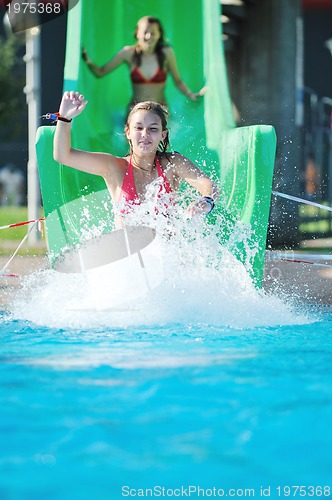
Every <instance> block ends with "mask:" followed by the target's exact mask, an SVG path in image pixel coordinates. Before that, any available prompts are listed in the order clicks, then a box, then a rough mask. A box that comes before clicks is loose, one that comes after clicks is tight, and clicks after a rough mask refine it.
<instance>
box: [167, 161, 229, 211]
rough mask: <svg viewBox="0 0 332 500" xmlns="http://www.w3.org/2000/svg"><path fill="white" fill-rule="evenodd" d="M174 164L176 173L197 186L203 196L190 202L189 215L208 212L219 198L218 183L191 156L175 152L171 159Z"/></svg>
mask: <svg viewBox="0 0 332 500" xmlns="http://www.w3.org/2000/svg"><path fill="white" fill-rule="evenodd" d="M171 162H172V164H173V165H174V174H175V175H176V176H177V177H179V178H181V179H184V180H185V181H186V182H187V183H188V184H190V186H192V187H193V188H195V189H196V190H197V191H198V192H199V193H200V194H201V196H202V197H201V198H199V199H198V200H196V201H194V202H192V203H190V204H189V206H188V208H187V211H188V213H189V215H191V216H192V215H196V214H198V213H205V214H208V213H210V212H211V210H212V209H213V207H214V205H215V203H217V201H218V200H219V197H220V192H219V188H218V186H217V184H216V183H215V182H214V181H213V180H212V179H211V178H210V177H208V176H207V175H206V174H205V173H204V172H203V171H202V170H200V169H199V168H198V167H197V166H196V165H195V164H194V163H193V162H192V161H191V160H189V158H186V157H185V156H182V155H180V154H179V153H174V155H173V156H172V160H171Z"/></svg>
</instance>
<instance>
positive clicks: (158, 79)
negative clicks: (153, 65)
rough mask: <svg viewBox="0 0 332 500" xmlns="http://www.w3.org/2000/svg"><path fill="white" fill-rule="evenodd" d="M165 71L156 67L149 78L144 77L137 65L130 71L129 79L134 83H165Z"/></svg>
mask: <svg viewBox="0 0 332 500" xmlns="http://www.w3.org/2000/svg"><path fill="white" fill-rule="evenodd" d="M166 77H167V73H166V71H164V70H163V69H161V68H160V67H159V68H158V69H157V71H156V72H155V74H154V75H153V76H152V77H151V78H146V77H145V76H144V75H143V74H142V72H141V71H140V69H139V67H138V66H134V67H133V69H132V70H131V72H130V78H131V81H132V82H133V83H134V84H141V85H146V84H150V83H165V82H166Z"/></svg>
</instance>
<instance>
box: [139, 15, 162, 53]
mask: <svg viewBox="0 0 332 500" xmlns="http://www.w3.org/2000/svg"><path fill="white" fill-rule="evenodd" d="M136 38H137V40H138V42H139V44H140V46H141V48H142V50H152V51H153V50H154V49H155V47H156V45H157V43H158V40H159V39H160V30H159V26H158V24H157V23H149V22H148V21H141V22H140V23H139V25H138V28H137V32H136Z"/></svg>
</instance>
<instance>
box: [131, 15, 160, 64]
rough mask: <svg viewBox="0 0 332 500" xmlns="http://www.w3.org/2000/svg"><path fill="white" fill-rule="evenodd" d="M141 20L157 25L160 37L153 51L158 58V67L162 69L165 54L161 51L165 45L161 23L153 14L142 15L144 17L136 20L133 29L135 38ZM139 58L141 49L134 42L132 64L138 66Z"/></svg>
mask: <svg viewBox="0 0 332 500" xmlns="http://www.w3.org/2000/svg"><path fill="white" fill-rule="evenodd" d="M143 21H146V22H147V23H148V24H157V25H158V28H159V32H160V38H159V40H158V43H157V45H156V48H155V53H156V56H157V59H158V64H159V67H160V68H161V69H163V67H164V60H165V55H164V52H163V47H165V46H166V45H167V44H166V43H165V40H164V28H163V25H162V24H161V21H160V19H158V18H157V17H153V16H144V17H141V19H139V20H138V21H137V25H136V29H135V38H136V39H137V31H138V28H139V25H140V24H141V23H142V22H143ZM141 59H142V49H141V48H140V46H139V45H138V44H136V47H135V52H134V56H133V62H134V64H135V65H136V66H140V64H141Z"/></svg>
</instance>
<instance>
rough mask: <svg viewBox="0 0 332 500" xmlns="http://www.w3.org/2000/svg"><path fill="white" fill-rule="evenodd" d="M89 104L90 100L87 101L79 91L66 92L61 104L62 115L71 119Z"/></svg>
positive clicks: (60, 111)
mask: <svg viewBox="0 0 332 500" xmlns="http://www.w3.org/2000/svg"><path fill="white" fill-rule="evenodd" d="M87 104H88V101H86V100H85V99H84V95H82V94H80V93H79V92H74V91H73V90H71V91H70V92H65V93H64V94H63V97H62V100H61V104H60V109H59V113H60V116H62V117H63V118H67V119H68V120H71V119H72V118H75V116H78V115H79V114H80V113H82V111H83V110H84V108H85V106H86V105H87Z"/></svg>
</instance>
